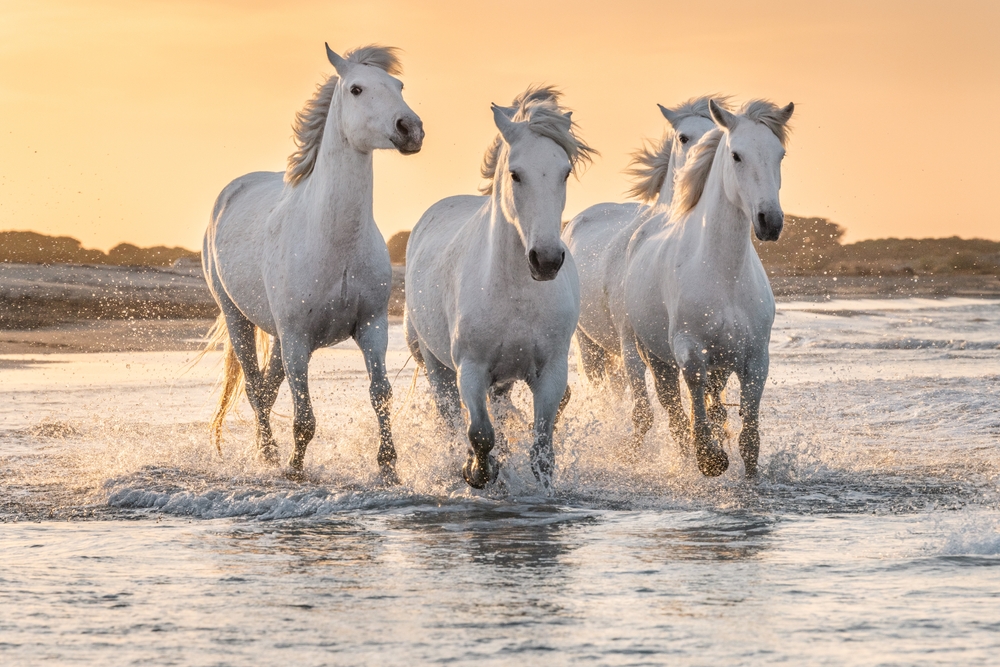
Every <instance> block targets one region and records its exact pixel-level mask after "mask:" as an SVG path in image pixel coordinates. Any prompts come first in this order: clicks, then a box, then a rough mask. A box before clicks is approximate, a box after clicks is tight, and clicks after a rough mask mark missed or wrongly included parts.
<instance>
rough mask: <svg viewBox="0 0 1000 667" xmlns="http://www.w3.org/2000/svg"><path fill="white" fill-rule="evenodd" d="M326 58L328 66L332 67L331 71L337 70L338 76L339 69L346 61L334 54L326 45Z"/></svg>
mask: <svg viewBox="0 0 1000 667" xmlns="http://www.w3.org/2000/svg"><path fill="white" fill-rule="evenodd" d="M326 58H327V60H329V61H330V64H331V65H333V69H335V70H337V73H338V74H340V73H341V72H340V68H341V67H343V66H344V65H346V64H347V61H346V60H344V59H343V58H341V57H340V56H338V55H337V54H336V53H334V51H333V49H331V48H330V45H329V44H326Z"/></svg>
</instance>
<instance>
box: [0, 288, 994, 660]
mask: <svg viewBox="0 0 1000 667" xmlns="http://www.w3.org/2000/svg"><path fill="white" fill-rule="evenodd" d="M390 334H391V342H390V352H389V360H388V361H389V366H390V368H391V369H392V375H393V376H396V379H395V383H394V386H395V393H396V397H397V398H396V408H397V410H398V413H397V415H396V418H395V435H396V444H397V448H398V451H399V472H400V477H401V478H402V484H401V485H400V486H398V487H392V488H386V487H384V486H382V485H380V484H379V482H378V478H377V474H376V466H375V448H376V444H375V437H376V425H375V419H374V415H373V413H372V411H371V408H370V405H369V404H368V399H367V390H366V389H367V387H366V380H365V374H364V366H363V363H362V360H361V355H360V353H358V352H357V350H356V349H355V348H354V347H353V346H352V344H342V345H338V346H336V347H334V348H330V349H325V350H322V351H320V352H318V353H317V354H316V355H315V357H314V361H313V367H312V375H311V378H312V379H311V386H312V390H313V396H314V399H315V401H316V413H317V417H318V420H319V430H318V432H317V436H316V439H315V440H314V441H313V443H312V444H311V445H310V448H309V455H308V457H307V460H306V464H307V479H306V480H305V481H291V480H289V479H287V478H285V477H284V476H283V475H282V472H281V471H280V470H276V469H272V468H269V467H267V466H265V465H263V464H261V463H259V462H258V461H257V460H256V457H255V455H254V452H253V447H252V442H253V434H252V427H251V425H250V422H249V420H248V416H249V411H248V409H246V408H244V409H243V411H242V417H241V418H234V419H232V420H231V426H230V429H229V431H228V432H227V434H226V439H225V441H224V443H223V451H222V456H221V457H220V456H219V455H218V454H216V453H215V451H214V450H213V449H212V448H211V447H210V445H209V441H208V436H207V420H208V417H209V416H210V413H211V409H212V404H211V402H212V400H213V398H214V396H213V395H212V391H213V386H214V383H215V378H216V375H217V372H218V366H217V363H216V362H217V360H218V355H209V356H208V357H207V358H206V359H204V360H202V361H201V362H199V363H197V364H195V365H194V366H189V362H190V360H191V359H192V357H193V355H192V354H191V353H186V352H169V353H128V354H79V355H76V354H67V355H60V354H44V355H42V354H40V355H6V356H0V379H2V382H0V396H2V400H0V519H2V521H3V523H0V664H3V665H22V664H23V665H29V664H30V665H37V664H46V663H51V664H60V665H62V664H116V665H127V664H142V665H161V664H162V665H230V664H232V665H245V664H255V665H272V664H282V665H284V664H295V665H325V664H329V665H339V664H415V663H457V664H468V663H472V662H477V663H483V664H508V663H515V662H516V663H519V664H546V665H549V664H597V665H644V664H664V663H671V664H705V665H709V664H711V665H722V664H724V665H734V664H763V663H767V664H771V663H785V664H793V665H800V664H830V665H850V664H858V665H873V664H880V665H937V664H962V665H987V664H996V661H997V656H998V655H1000V653H998V650H1000V302H997V301H987V300H974V299H945V300H921V299H906V300H870V301H858V300H854V301H839V302H826V303H820V304H817V303H785V304H780V305H779V312H778V316H777V319H776V321H775V327H774V332H773V336H772V343H771V352H772V355H771V376H770V380H769V382H768V388H767V391H766V393H765V395H764V403H763V412H762V418H761V419H762V440H763V444H762V451H761V463H762V465H761V467H762V472H761V476H760V479H759V481H757V482H756V483H753V484H749V483H747V482H745V481H743V480H742V478H741V477H742V464H741V463H740V462H739V457H738V454H737V452H736V446H735V440H734V439H732V438H731V439H730V440H729V442H728V443H727V448H728V450H729V453H730V459H731V461H732V462H733V463H732V465H731V466H730V469H729V471H728V472H727V473H726V474H725V475H723V476H722V477H721V478H718V479H705V478H703V477H702V476H701V475H699V474H698V472H697V468H696V466H695V465H694V463H693V462H692V461H690V460H687V459H686V458H685V457H683V456H682V455H681V454H680V453H679V451H678V448H677V447H676V446H675V444H674V443H673V442H672V441H671V439H670V436H669V435H668V429H667V428H666V424H665V416H664V413H663V411H662V410H659V409H658V411H657V413H656V417H657V425H656V426H655V427H654V429H653V430H652V431H651V432H650V434H649V435H648V437H647V438H646V441H645V444H644V446H643V448H642V450H641V451H640V452H639V456H638V457H637V458H636V459H635V460H631V459H629V458H627V457H622V456H621V450H622V446H623V445H624V444H625V443H626V442H627V441H628V436H629V433H630V426H629V420H628V418H627V415H628V414H629V409H628V404H627V403H626V402H625V401H624V400H623V399H622V398H621V397H620V396H613V395H609V394H607V393H602V392H596V391H593V390H591V389H589V388H588V387H587V386H586V385H585V383H583V382H582V381H580V380H579V379H578V378H577V376H576V374H575V373H574V374H573V375H572V376H571V383H573V387H574V395H573V400H572V401H571V403H570V405H569V407H568V408H567V411H566V413H565V417H564V422H563V423H562V424H561V425H560V428H559V429H558V431H557V434H556V456H557V466H558V470H557V474H556V480H555V493H554V495H552V496H551V497H546V496H545V495H543V494H541V492H540V489H539V488H538V487H537V486H536V484H535V482H534V480H533V478H532V477H531V473H530V472H529V469H528V462H527V453H526V452H527V448H528V444H529V435H528V428H529V426H528V422H527V419H526V418H525V417H524V415H525V414H528V413H530V395H529V394H528V392H527V390H526V389H524V388H520V389H518V390H516V392H515V403H516V404H517V406H518V408H519V412H517V411H515V412H514V413H512V414H509V415H507V416H506V417H505V427H506V429H507V432H508V434H509V438H510V440H511V442H510V445H509V448H508V450H507V451H506V452H505V453H504V455H503V472H502V475H501V479H500V482H499V483H498V484H497V485H496V486H495V487H494V488H492V489H488V490H486V491H482V492H479V491H473V490H471V489H469V488H468V487H467V486H466V485H465V483H464V482H463V481H462V479H461V475H460V472H459V470H460V467H461V464H462V462H463V460H464V456H465V454H464V452H465V444H464V442H463V439H462V438H461V437H460V436H457V435H455V434H453V433H451V432H450V431H449V430H448V429H447V428H445V426H444V425H443V424H442V423H441V422H440V421H439V420H438V418H437V417H436V415H435V412H434V408H433V405H432V404H431V402H430V400H429V397H428V389H427V385H426V380H425V379H424V378H422V377H421V378H418V380H417V382H416V385H415V387H414V388H413V390H412V391H410V389H409V387H410V383H411V379H412V377H413V375H412V362H410V364H409V365H408V366H406V368H405V369H404V370H402V372H401V373H399V374H398V376H397V375H396V373H397V372H398V371H399V370H400V369H401V368H403V366H404V363H405V362H406V360H407V357H408V354H407V353H406V351H405V345H404V343H403V341H402V335H401V331H400V329H399V327H396V326H394V327H392V329H391V332H390ZM732 386H735V385H732ZM729 395H730V396H737V395H738V394H737V393H736V392H734V391H730V392H729ZM276 410H277V412H278V413H279V414H278V415H276V416H275V420H274V421H275V428H276V435H277V437H278V438H279V440H280V442H281V443H282V445H283V447H284V449H285V454H287V452H288V450H289V449H290V444H289V443H290V437H291V436H290V422H289V419H288V417H287V415H288V413H289V412H290V404H289V399H288V395H287V389H285V390H283V393H282V395H281V396H280V397H279V399H278V404H277V406H276ZM736 412H737V411H736V409H735V408H734V407H733V408H730V413H731V417H730V419H731V421H730V423H729V428H730V430H732V431H733V432H734V433H735V432H738V429H739V420H738V416H737V414H736Z"/></svg>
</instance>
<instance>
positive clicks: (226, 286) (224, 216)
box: [202, 171, 284, 333]
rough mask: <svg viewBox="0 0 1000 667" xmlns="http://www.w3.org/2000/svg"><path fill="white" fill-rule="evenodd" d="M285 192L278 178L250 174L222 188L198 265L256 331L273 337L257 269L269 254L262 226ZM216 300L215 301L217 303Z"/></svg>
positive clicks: (268, 312)
mask: <svg viewBox="0 0 1000 667" xmlns="http://www.w3.org/2000/svg"><path fill="white" fill-rule="evenodd" d="M283 189H284V180H283V175H282V172H263V171H259V172H252V173H249V174H246V175H244V176H241V177H239V178H237V179H235V180H234V181H232V182H231V183H229V185H227V186H226V187H225V188H223V190H222V192H221V193H220V194H219V196H218V198H217V199H216V200H215V205H214V206H213V208H212V218H211V220H210V221H209V226H208V230H207V231H206V233H205V244H204V256H203V260H202V261H203V265H204V266H205V269H206V273H207V274H208V275H209V277H210V278H211V279H214V280H210V284H211V283H212V282H214V281H217V282H218V284H216V285H213V288H214V289H218V288H222V289H223V290H225V292H226V294H227V295H228V297H229V298H230V299H231V300H232V301H233V303H234V304H235V305H236V307H237V308H239V309H240V311H241V312H242V313H243V314H244V315H245V316H246V317H247V318H248V319H249V320H250V321H251V322H253V323H254V324H255V325H257V326H259V327H261V328H262V329H264V330H265V331H268V332H269V333H274V324H273V318H272V317H271V313H270V308H269V307H268V305H267V293H266V290H265V288H264V279H263V274H262V271H261V267H262V266H263V265H264V261H265V253H266V252H267V251H268V249H269V247H270V244H269V243H268V232H267V220H268V218H269V217H270V215H271V212H272V211H273V210H274V207H275V206H276V205H277V203H278V201H279V199H280V198H281V194H282V191H283ZM217 298H218V297H217Z"/></svg>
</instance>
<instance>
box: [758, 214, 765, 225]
mask: <svg viewBox="0 0 1000 667" xmlns="http://www.w3.org/2000/svg"><path fill="white" fill-rule="evenodd" d="M757 222H759V223H760V226H761V227H763V226H764V225H765V224H767V216H765V215H764V214H763V213H758V214H757Z"/></svg>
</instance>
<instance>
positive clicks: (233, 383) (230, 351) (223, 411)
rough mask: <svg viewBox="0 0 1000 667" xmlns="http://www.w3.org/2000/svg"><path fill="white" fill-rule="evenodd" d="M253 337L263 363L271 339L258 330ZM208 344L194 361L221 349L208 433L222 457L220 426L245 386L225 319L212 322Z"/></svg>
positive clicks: (241, 368)
mask: <svg viewBox="0 0 1000 667" xmlns="http://www.w3.org/2000/svg"><path fill="white" fill-rule="evenodd" d="M254 330H255V333H256V336H255V338H256V343H257V345H256V347H257V353H258V354H259V355H260V357H259V358H264V359H267V358H268V356H269V354H270V347H271V338H270V336H268V335H267V333H265V332H264V331H262V330H261V329H259V328H256V327H255V328H254ZM207 338H208V342H207V343H206V344H205V348H204V349H203V350H202V351H201V353H199V355H198V356H197V357H196V358H195V362H197V361H198V360H199V359H201V357H203V356H205V354H206V353H207V352H209V351H211V350H215V349H217V348H218V347H219V345H220V344H221V345H222V377H221V378H220V381H219V384H220V385H221V387H222V391H221V392H220V394H219V403H218V405H216V406H215V413H214V414H213V415H212V421H211V422H210V423H209V430H210V432H211V434H212V442H213V443H214V444H215V449H216V451H218V452H219V456H221V455H222V426H223V424H224V423H225V421H226V415H228V414H229V413H230V412H232V410H233V408H234V407H236V403H237V401H239V399H240V396H241V395H242V394H244V393H246V382H245V377H244V375H243V366H242V365H240V361H239V359H237V358H236V350H235V349H234V348H233V342H232V340H231V339H230V337H229V328H228V327H227V326H226V318H225V316H224V315H222V314H220V315H219V317H218V318H217V319H216V320H215V324H213V325H212V328H211V329H209V330H208V336H207Z"/></svg>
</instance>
